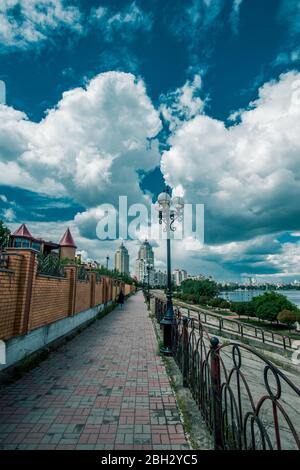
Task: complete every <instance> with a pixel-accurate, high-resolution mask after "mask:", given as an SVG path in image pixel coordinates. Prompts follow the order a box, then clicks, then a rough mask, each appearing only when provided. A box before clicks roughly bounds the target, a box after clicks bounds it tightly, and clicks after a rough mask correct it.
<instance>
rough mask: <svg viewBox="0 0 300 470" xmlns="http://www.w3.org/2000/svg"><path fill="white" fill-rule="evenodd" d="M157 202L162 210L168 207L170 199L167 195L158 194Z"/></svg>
mask: <svg viewBox="0 0 300 470" xmlns="http://www.w3.org/2000/svg"><path fill="white" fill-rule="evenodd" d="M157 202H158V204H159V205H160V206H161V207H162V208H163V209H166V208H167V207H168V206H169V205H170V202H171V197H170V195H169V194H168V193H160V195H159V196H158V198H157Z"/></svg>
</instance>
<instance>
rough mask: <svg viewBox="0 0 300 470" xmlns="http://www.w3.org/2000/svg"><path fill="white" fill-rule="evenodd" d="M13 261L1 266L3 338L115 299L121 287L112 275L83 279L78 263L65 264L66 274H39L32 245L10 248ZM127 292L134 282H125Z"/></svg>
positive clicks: (0, 332)
mask: <svg viewBox="0 0 300 470" xmlns="http://www.w3.org/2000/svg"><path fill="white" fill-rule="evenodd" d="M8 255H9V265H8V269H7V270H4V269H2V270H0V339H5V340H7V339H9V338H12V337H14V336H18V335H21V334H26V333H27V332H28V331H30V330H32V329H34V328H38V327H40V326H42V325H45V324H49V323H52V322H54V321H57V320H60V319H62V318H64V317H67V316H68V315H74V314H76V313H79V312H81V311H83V310H87V309H89V308H91V307H94V306H96V305H99V304H103V303H106V302H108V301H110V300H115V299H116V297H117V295H118V292H119V290H120V287H119V286H115V285H114V284H115V281H113V280H112V279H111V278H110V277H108V276H102V277H101V283H97V282H96V276H95V273H89V275H88V281H87V282H84V281H79V280H78V279H77V271H76V269H77V268H76V267H75V266H67V267H66V268H65V274H66V276H65V278H62V279H60V278H53V277H50V276H41V275H37V272H36V269H37V261H36V253H35V252H34V251H33V250H30V249H14V248H10V249H8ZM122 288H123V291H124V293H125V294H126V295H127V294H128V293H129V292H131V291H132V286H129V285H126V284H125V285H124V284H122Z"/></svg>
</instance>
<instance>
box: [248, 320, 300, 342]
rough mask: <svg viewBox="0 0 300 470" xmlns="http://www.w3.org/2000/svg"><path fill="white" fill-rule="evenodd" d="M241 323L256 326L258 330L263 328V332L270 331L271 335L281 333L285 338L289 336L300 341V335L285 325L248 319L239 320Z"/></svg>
mask: <svg viewBox="0 0 300 470" xmlns="http://www.w3.org/2000/svg"><path fill="white" fill-rule="evenodd" d="M239 321H240V322H241V323H244V324H246V325H251V326H256V327H257V328H261V329H262V330H265V331H270V332H271V333H279V334H281V335H284V336H289V337H290V338H293V339H300V333H297V332H296V331H293V330H289V329H287V328H286V326H285V325H280V324H279V325H272V324H271V323H270V324H266V323H265V322H261V321H259V320H252V319H249V320H248V319H246V318H241V319H239Z"/></svg>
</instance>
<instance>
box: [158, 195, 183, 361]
mask: <svg viewBox="0 0 300 470" xmlns="http://www.w3.org/2000/svg"><path fill="white" fill-rule="evenodd" d="M157 204H158V211H159V224H160V225H162V224H164V225H165V228H164V230H165V231H166V234H167V310H166V313H165V316H164V318H163V319H162V321H161V323H160V324H161V325H162V326H163V347H162V348H161V352H162V353H163V354H164V355H166V356H171V355H172V326H173V322H174V310H173V300H172V274H171V240H170V235H171V233H172V232H174V231H175V230H176V228H175V227H174V222H175V220H181V219H182V215H183V208H184V201H183V198H182V197H179V196H176V197H174V198H171V196H170V194H169V193H168V192H163V193H161V194H160V195H159V196H158V198H157Z"/></svg>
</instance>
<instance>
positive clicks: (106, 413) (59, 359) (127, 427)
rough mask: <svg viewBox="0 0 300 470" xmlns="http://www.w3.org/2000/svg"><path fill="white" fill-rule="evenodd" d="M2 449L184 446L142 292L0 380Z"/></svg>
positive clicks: (161, 447) (172, 398) (156, 447)
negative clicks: (14, 377) (11, 379)
mask: <svg viewBox="0 0 300 470" xmlns="http://www.w3.org/2000/svg"><path fill="white" fill-rule="evenodd" d="M0 449H109V450H112V449H119V450H123V449H146V450H147V449H149V450H151V449H161V450H163V449H167V450H168V449H189V446H188V443H187V440H186V437H185V435H184V432H183V426H182V423H181V421H180V416H179V412H178V409H177V405H176V401H175V398H174V395H173V393H172V389H171V386H170V383H169V379H168V376H167V372H166V369H165V366H164V364H163V361H162V358H161V357H160V356H159V355H158V354H157V341H156V337H155V333H154V330H153V326H152V322H151V319H150V318H149V316H148V313H147V310H146V307H145V304H144V300H143V297H142V294H141V293H138V294H137V295H135V296H133V297H131V298H130V299H129V300H128V301H127V302H126V303H125V305H124V310H119V309H115V310H114V311H113V312H111V313H110V314H109V315H108V316H106V317H105V318H103V319H102V320H101V321H97V322H95V323H93V324H92V325H91V326H90V327H89V328H87V329H86V330H84V331H83V332H82V333H81V334H80V335H78V336H77V337H75V338H74V339H73V340H72V341H70V342H68V343H66V344H65V345H64V346H62V347H61V348H59V349H58V350H57V351H55V352H53V353H52V354H51V355H50V356H49V358H48V359H46V360H45V361H43V362H42V363H41V364H40V365H39V366H38V367H36V368H35V369H34V370H32V371H31V372H29V373H27V374H25V375H24V376H23V377H22V378H21V379H20V380H18V381H16V382H15V383H12V384H10V385H5V386H3V387H2V388H1V391H0Z"/></svg>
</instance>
